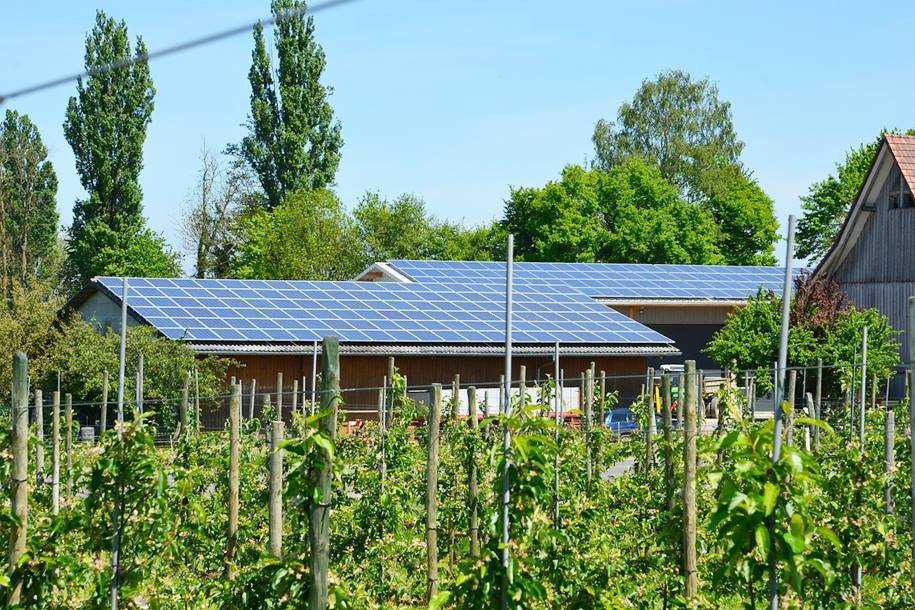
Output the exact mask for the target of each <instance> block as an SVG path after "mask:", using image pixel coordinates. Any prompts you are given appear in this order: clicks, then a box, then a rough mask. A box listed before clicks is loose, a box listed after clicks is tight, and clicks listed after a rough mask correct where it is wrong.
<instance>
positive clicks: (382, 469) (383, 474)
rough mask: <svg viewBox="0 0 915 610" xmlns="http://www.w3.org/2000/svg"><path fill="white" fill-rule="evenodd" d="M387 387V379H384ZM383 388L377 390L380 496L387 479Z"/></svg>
mask: <svg viewBox="0 0 915 610" xmlns="http://www.w3.org/2000/svg"><path fill="white" fill-rule="evenodd" d="M385 385H387V379H385ZM384 398H385V392H384V388H383V387H381V388H378V476H379V478H380V479H381V494H382V495H384V480H385V478H387V474H388V465H387V463H386V462H385V446H384V445H385V440H386V439H385V436H386V434H385V426H384V412H385V408H384V407H385V405H384Z"/></svg>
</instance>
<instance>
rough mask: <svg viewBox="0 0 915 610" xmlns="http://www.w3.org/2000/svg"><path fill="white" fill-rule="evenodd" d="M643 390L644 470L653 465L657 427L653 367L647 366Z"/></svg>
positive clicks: (649, 468)
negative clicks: (645, 397)
mask: <svg viewBox="0 0 915 610" xmlns="http://www.w3.org/2000/svg"><path fill="white" fill-rule="evenodd" d="M646 381H647V382H646V383H645V391H646V392H648V400H647V402H648V428H647V429H646V430H645V470H651V468H652V466H654V435H655V432H656V430H657V429H658V427H657V426H658V424H657V419H656V417H655V412H654V369H653V368H652V367H648V375H647V380H646Z"/></svg>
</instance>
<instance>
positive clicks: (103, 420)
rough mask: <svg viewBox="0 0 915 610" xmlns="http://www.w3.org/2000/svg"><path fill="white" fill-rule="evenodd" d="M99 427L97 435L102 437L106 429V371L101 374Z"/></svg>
mask: <svg viewBox="0 0 915 610" xmlns="http://www.w3.org/2000/svg"><path fill="white" fill-rule="evenodd" d="M100 415H101V417H100V418H99V419H101V426H100V430H99V435H100V436H104V435H105V430H107V429H108V371H105V372H104V373H102V412H101V413H100Z"/></svg>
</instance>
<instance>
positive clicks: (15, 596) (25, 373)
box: [8, 352, 29, 606]
mask: <svg viewBox="0 0 915 610" xmlns="http://www.w3.org/2000/svg"><path fill="white" fill-rule="evenodd" d="M28 384H29V369H28V359H27V358H26V355H25V354H24V353H22V352H16V353H15V354H13V395H12V403H11V407H10V417H11V419H12V422H11V423H12V426H11V427H12V437H11V439H10V449H12V452H13V467H12V472H11V473H10V475H11V476H10V479H11V481H10V504H11V505H12V513H13V516H14V517H15V518H16V522H15V523H13V524H11V526H10V541H9V542H10V543H9V563H8V566H9V567H8V575H9V576H12V574H13V572H15V571H16V564H17V563H19V558H20V557H22V554H23V553H25V545H26V533H27V529H28V520H29V386H28ZM21 595H22V583H21V582H17V583H15V584H14V585H13V587H12V588H11V589H10V596H9V603H10V605H11V606H15V605H18V604H19V602H20V597H21Z"/></svg>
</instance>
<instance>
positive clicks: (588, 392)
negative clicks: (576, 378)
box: [584, 369, 594, 497]
mask: <svg viewBox="0 0 915 610" xmlns="http://www.w3.org/2000/svg"><path fill="white" fill-rule="evenodd" d="M584 389H585V422H584V424H585V425H584V428H585V452H586V456H587V457H586V459H587V468H588V470H587V473H588V480H587V487H586V488H585V489H586V494H587V495H588V497H590V496H591V481H592V479H593V477H594V464H593V461H594V458H593V455H592V449H591V419H592V417H591V413H592V408H593V402H594V378H593V377H592V376H591V369H587V370H586V371H585V383H584Z"/></svg>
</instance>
